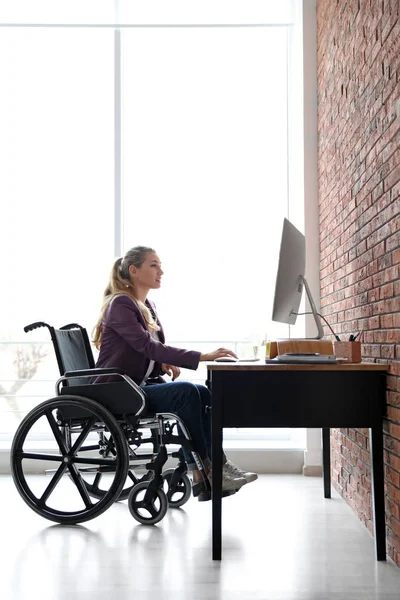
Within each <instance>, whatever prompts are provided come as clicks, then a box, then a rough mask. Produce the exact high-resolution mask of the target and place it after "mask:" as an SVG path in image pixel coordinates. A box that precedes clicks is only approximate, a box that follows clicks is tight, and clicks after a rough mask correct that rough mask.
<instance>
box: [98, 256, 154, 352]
mask: <svg viewBox="0 0 400 600" xmlns="http://www.w3.org/2000/svg"><path fill="white" fill-rule="evenodd" d="M149 252H154V250H153V249H152V248H146V247H145V246H136V247H135V248H131V249H130V250H128V252H127V253H126V254H125V256H124V257H123V258H118V259H117V260H116V261H115V262H114V264H113V266H112V269H111V273H110V278H109V281H108V285H107V287H106V289H105V290H104V294H103V304H102V307H101V310H100V316H99V318H98V320H97V323H96V325H95V327H94V329H93V333H92V335H93V343H94V345H95V347H96V348H97V350H99V349H100V346H101V342H102V339H103V321H104V317H105V314H106V312H107V309H108V307H109V306H110V304H111V302H112V300H114V298H115V297H116V296H118V295H120V294H125V295H127V296H129V297H130V298H132V300H133V301H134V302H135V303H136V304H137V306H138V308H139V310H140V312H141V313H142V315H143V318H144V320H145V321H146V325H147V328H148V329H151V330H154V331H158V330H159V329H160V327H159V326H158V325H157V323H156V321H155V319H154V317H153V315H152V314H151V312H150V310H149V309H148V308H147V306H146V305H145V304H144V302H142V301H141V300H139V299H138V298H137V297H136V294H135V286H134V284H133V283H132V281H131V279H130V274H129V267H130V266H131V265H134V266H135V267H138V268H139V267H140V266H141V265H142V264H143V262H144V260H145V258H146V254H148V253H149Z"/></svg>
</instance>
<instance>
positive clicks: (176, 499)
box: [163, 469, 192, 508]
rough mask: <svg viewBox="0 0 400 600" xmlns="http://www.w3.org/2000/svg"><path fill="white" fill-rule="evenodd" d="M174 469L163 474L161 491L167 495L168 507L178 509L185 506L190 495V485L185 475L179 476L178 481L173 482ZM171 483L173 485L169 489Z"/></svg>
mask: <svg viewBox="0 0 400 600" xmlns="http://www.w3.org/2000/svg"><path fill="white" fill-rule="evenodd" d="M174 473H175V469H167V470H166V471H164V473H163V479H164V484H163V489H164V492H165V493H166V495H167V500H168V506H169V507H170V508H179V507H180V506H183V505H184V504H186V502H187V501H188V500H189V498H190V496H191V494H192V484H191V483H190V479H189V477H188V476H187V475H185V474H181V475H179V476H178V477H179V478H178V480H177V481H176V482H175V481H173V479H172V478H173V475H174ZM171 481H172V483H173V485H172V487H171Z"/></svg>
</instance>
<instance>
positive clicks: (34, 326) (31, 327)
mask: <svg viewBox="0 0 400 600" xmlns="http://www.w3.org/2000/svg"><path fill="white" fill-rule="evenodd" d="M39 327H47V329H50V325H48V324H47V323H45V322H44V321H37V322H36V323H31V324H30V325H25V327H24V331H25V333H28V331H33V330H34V329H39Z"/></svg>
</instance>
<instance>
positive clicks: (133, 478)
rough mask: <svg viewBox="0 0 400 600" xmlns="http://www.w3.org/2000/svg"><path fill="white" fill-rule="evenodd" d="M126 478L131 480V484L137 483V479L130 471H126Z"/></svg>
mask: <svg viewBox="0 0 400 600" xmlns="http://www.w3.org/2000/svg"><path fill="white" fill-rule="evenodd" d="M128 477H129V479H131V480H132V481H133V483H137V477H135V474H134V473H132V471H131V470H130V469H129V471H128Z"/></svg>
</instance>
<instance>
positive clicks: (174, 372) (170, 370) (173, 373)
mask: <svg viewBox="0 0 400 600" xmlns="http://www.w3.org/2000/svg"><path fill="white" fill-rule="evenodd" d="M161 368H162V370H163V371H164V373H165V375H169V376H170V377H171V378H172V381H175V379H176V378H177V377H179V375H180V374H181V370H180V368H179V367H175V366H174V365H166V364H165V363H162V365H161Z"/></svg>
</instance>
